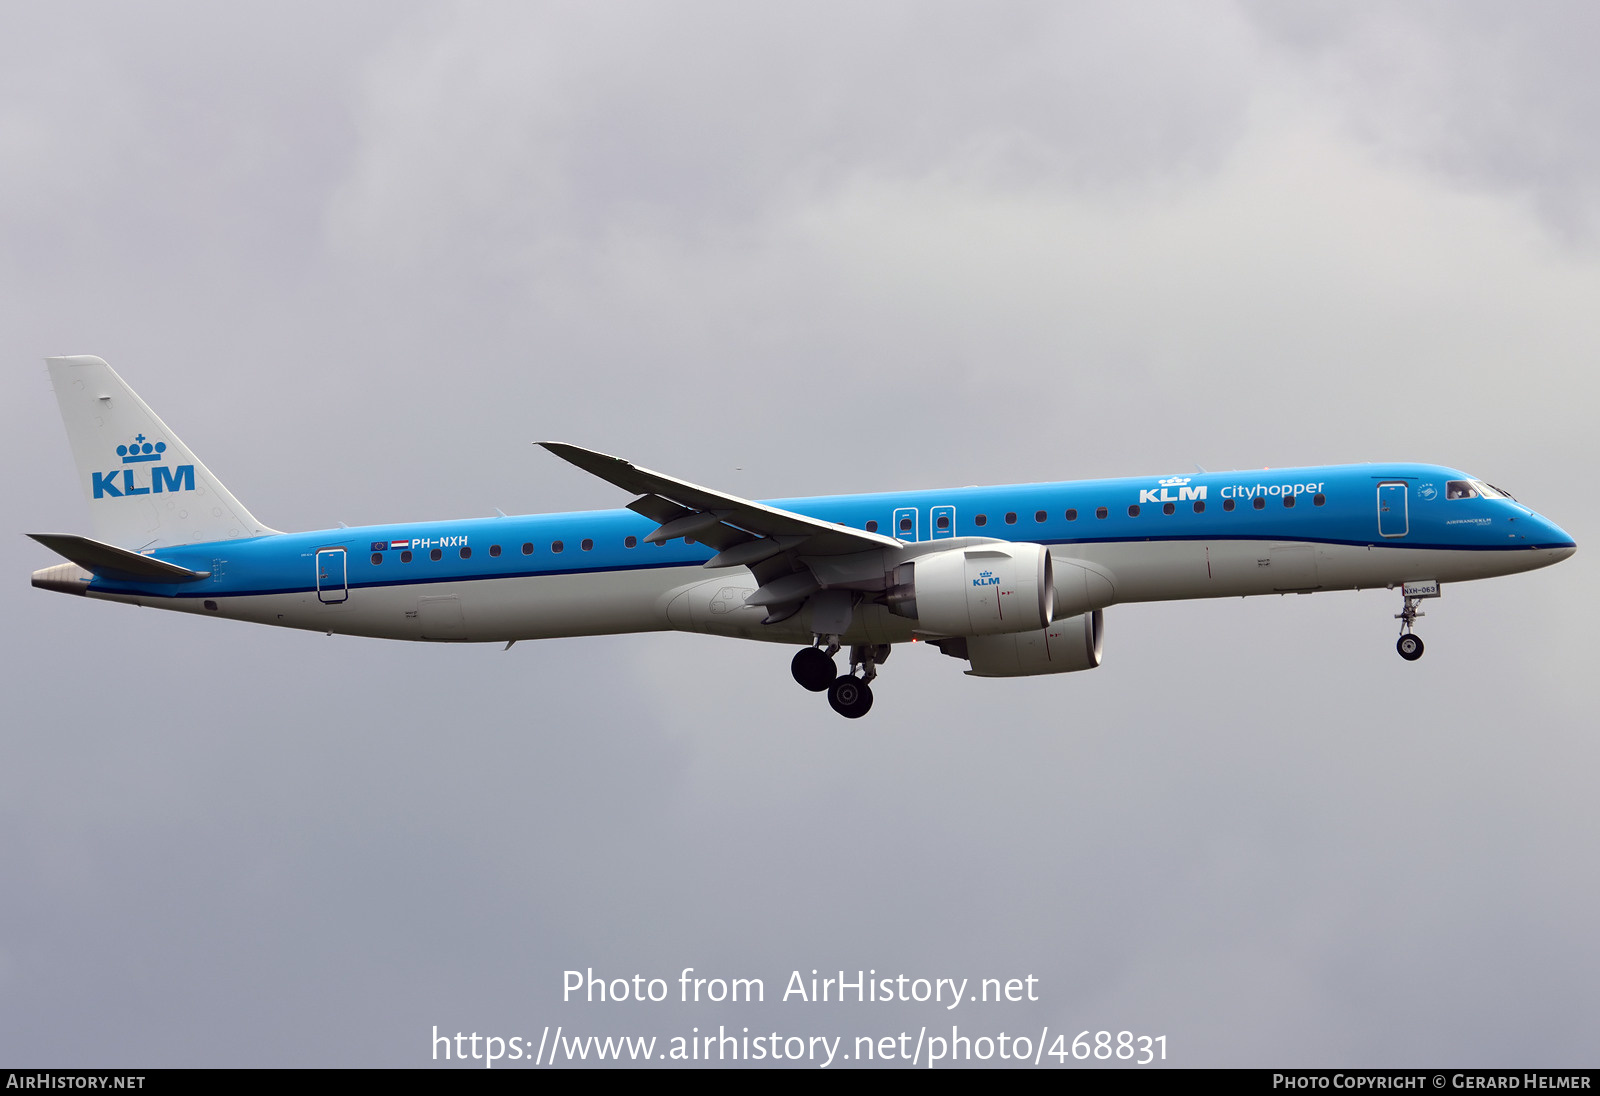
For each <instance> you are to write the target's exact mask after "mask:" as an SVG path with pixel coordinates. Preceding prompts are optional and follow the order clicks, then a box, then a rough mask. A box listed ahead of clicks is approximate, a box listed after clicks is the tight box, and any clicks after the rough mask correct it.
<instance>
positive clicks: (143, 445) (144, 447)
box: [117, 434, 167, 464]
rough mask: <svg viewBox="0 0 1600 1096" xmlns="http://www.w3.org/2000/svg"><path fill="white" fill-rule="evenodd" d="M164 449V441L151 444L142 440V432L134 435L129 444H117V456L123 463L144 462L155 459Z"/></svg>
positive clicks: (165, 446)
mask: <svg viewBox="0 0 1600 1096" xmlns="http://www.w3.org/2000/svg"><path fill="white" fill-rule="evenodd" d="M166 451H167V443H166V442H164V441H158V442H156V443H155V444H153V445H152V444H151V443H150V442H147V441H145V440H144V435H143V434H139V435H136V436H135V437H134V439H133V443H132V444H131V445H119V446H117V456H119V457H121V458H122V463H123V464H146V463H148V462H150V461H157V460H160V459H161V457H162V455H163V454H165V453H166Z"/></svg>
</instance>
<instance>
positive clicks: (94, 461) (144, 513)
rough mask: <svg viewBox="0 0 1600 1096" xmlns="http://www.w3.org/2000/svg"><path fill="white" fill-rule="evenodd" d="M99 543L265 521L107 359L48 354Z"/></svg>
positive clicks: (188, 535)
mask: <svg viewBox="0 0 1600 1096" xmlns="http://www.w3.org/2000/svg"><path fill="white" fill-rule="evenodd" d="M45 362H46V363H47V364H48V365H49V366H50V381H51V383H52V384H53V385H54V386H55V390H56V402H57V403H58V404H60V406H61V418H62V421H63V422H65V423H66V427H67V440H68V441H69V442H70V443H71V444H72V456H73V459H74V460H75V461H77V464H78V478H79V482H80V483H81V484H82V485H83V491H84V494H85V495H86V496H87V497H88V499H89V514H90V517H91V518H92V519H93V522H94V533H95V537H96V539H98V540H102V541H105V542H106V543H107V544H114V545H117V546H118V547H122V548H130V549H132V550H134V551H142V550H145V549H149V548H161V547H164V546H167V545H174V544H200V543H205V542H208V541H217V540H236V539H238V538H240V537H253V536H262V535H265V534H269V533H275V532H277V530H276V529H269V528H267V527H266V526H265V525H262V524H261V523H260V522H259V521H257V520H256V519H255V517H254V516H253V515H252V514H251V513H250V511H248V510H246V509H245V508H244V506H243V505H241V504H240V502H239V500H238V499H236V498H234V497H233V494H232V493H231V492H230V491H229V490H228V489H227V488H226V487H224V486H223V485H222V482H221V481H220V480H218V479H217V477H216V476H214V475H212V474H211V470H210V469H208V468H207V467H206V466H205V465H203V464H201V463H200V461H199V459H198V458H197V457H196V456H195V455H194V453H192V452H191V451H190V450H189V447H188V446H187V445H184V444H183V441H182V440H181V439H180V438H179V437H178V435H176V434H174V433H173V432H172V431H171V430H170V429H169V428H168V427H167V424H166V423H164V422H162V421H161V419H160V418H159V417H158V416H157V415H156V413H155V412H154V411H152V410H150V408H149V406H148V405H146V403H145V402H144V401H143V400H141V399H140V398H139V397H138V396H137V395H136V394H135V393H134V391H133V389H131V388H129V387H128V386H127V384H126V383H125V382H124V381H123V379H122V378H121V377H119V376H117V374H116V372H115V371H114V370H113V369H112V368H111V367H110V366H109V365H107V364H106V363H105V362H104V361H103V360H102V359H100V358H96V357H92V356H89V355H84V356H81V357H72V358H46V359H45Z"/></svg>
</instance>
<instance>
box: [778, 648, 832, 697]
mask: <svg viewBox="0 0 1600 1096" xmlns="http://www.w3.org/2000/svg"><path fill="white" fill-rule="evenodd" d="M789 672H790V673H792V674H793V675H794V679H795V680H796V681H798V682H799V683H800V687H801V688H802V689H809V690H811V691H812V692H814V693H820V692H822V691H823V690H824V689H826V688H827V687H828V686H829V685H832V684H833V677H834V675H835V674H837V673H838V672H839V667H837V666H835V665H834V664H833V659H832V658H830V657H829V656H828V653H827V652H826V651H824V650H823V649H822V648H821V647H802V648H801V649H800V650H798V651H796V652H795V656H794V661H793V662H791V663H789Z"/></svg>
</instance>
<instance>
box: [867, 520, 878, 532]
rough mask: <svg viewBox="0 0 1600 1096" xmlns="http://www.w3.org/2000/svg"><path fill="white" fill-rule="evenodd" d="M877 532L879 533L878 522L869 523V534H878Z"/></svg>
mask: <svg viewBox="0 0 1600 1096" xmlns="http://www.w3.org/2000/svg"><path fill="white" fill-rule="evenodd" d="M877 531H878V523H877V522H875V521H869V522H867V532H869V533H876V532H877Z"/></svg>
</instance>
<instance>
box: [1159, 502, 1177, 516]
mask: <svg viewBox="0 0 1600 1096" xmlns="http://www.w3.org/2000/svg"><path fill="white" fill-rule="evenodd" d="M1161 512H1162V513H1163V514H1176V513H1177V512H1178V508H1177V507H1176V506H1174V505H1172V503H1170V502H1169V503H1166V504H1165V505H1163V506H1162V507H1161Z"/></svg>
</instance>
